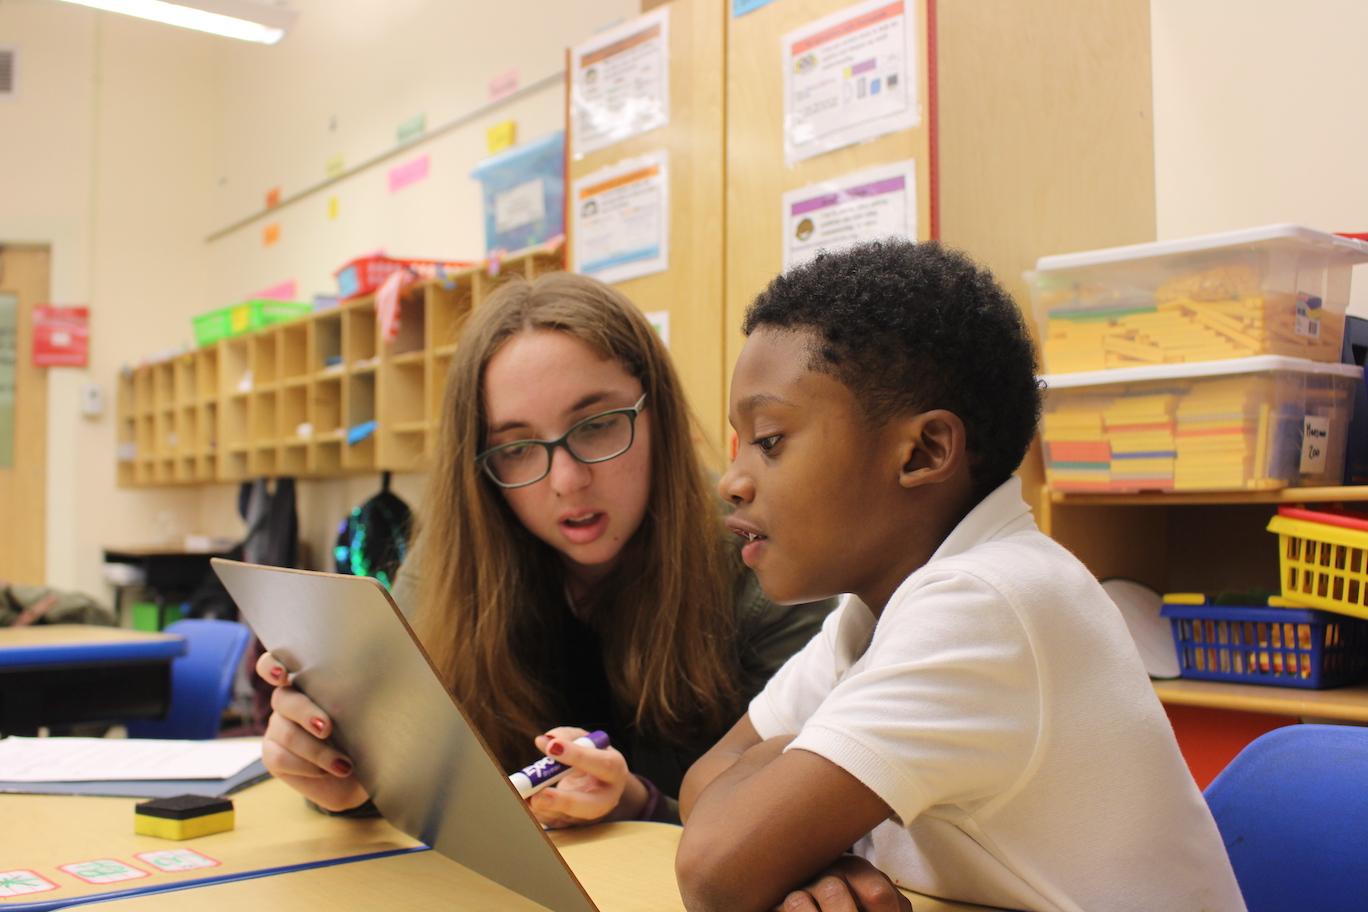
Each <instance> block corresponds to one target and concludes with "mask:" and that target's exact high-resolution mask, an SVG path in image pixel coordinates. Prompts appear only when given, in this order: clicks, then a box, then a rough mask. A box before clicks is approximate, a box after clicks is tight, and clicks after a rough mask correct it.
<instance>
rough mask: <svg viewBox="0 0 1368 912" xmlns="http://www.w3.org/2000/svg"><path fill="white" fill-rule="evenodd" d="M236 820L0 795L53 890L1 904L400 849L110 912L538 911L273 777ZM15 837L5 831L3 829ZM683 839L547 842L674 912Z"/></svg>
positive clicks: (616, 889)
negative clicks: (166, 856)
mask: <svg viewBox="0 0 1368 912" xmlns="http://www.w3.org/2000/svg"><path fill="white" fill-rule="evenodd" d="M232 797H233V801H234V805H235V810H236V817H237V823H236V828H235V829H234V830H232V831H231V832H228V833H218V834H215V835H212V836H204V837H200V838H198V839H192V840H187V841H185V842H168V841H165V840H160V839H154V838H152V837H149V836H137V835H135V834H134V833H133V806H134V804H136V801H135V800H133V799H120V798H78V797H56V796H39V795H0V819H3V820H13V821H24V826H23V836H22V838H19V839H11V838H7V837H4V836H0V870H5V871H13V870H16V869H20V870H32V871H35V872H36V873H38V874H39V875H41V876H42V877H44V878H46V879H47V880H49V881H52V882H54V883H57V884H58V889H56V890H51V891H48V892H44V893H34V894H28V895H25V896H22V897H15V898H13V899H11V900H8V901H7V902H6V903H4V905H9V904H20V903H24V902H26V901H32V902H40V901H41V902H53V901H57V900H61V899H68V898H76V897H79V896H85V895H90V894H92V893H110V892H114V891H116V890H118V889H120V888H135V889H136V888H139V887H144V886H152V885H172V884H176V883H185V882H187V881H193V880H197V879H200V878H203V877H213V876H222V875H231V874H234V873H238V874H241V873H244V872H247V871H253V870H261V869H265V868H280V867H287V866H291V865H300V864H306V863H309V862H316V861H320V860H323V859H333V858H345V857H355V856H358V855H366V854H374V853H381V852H391V853H393V852H400V853H401V854H389V855H386V856H385V857H379V858H373V859H371V860H365V861H354V862H350V863H343V864H334V865H331V866H327V867H309V868H306V869H304V870H298V871H292V872H288V873H277V874H273V875H271V876H266V877H253V878H251V879H245V880H237V881H232V882H227V883H218V884H208V885H203V886H198V887H195V888H194V893H193V900H192V899H191V896H189V895H187V894H186V893H185V892H184V891H183V890H182V891H177V892H162V893H152V894H144V895H134V896H130V897H127V898H125V899H119V900H114V901H113V902H112V904H111V905H109V906H108V908H110V909H111V912H120V910H124V909H127V910H130V912H133V910H137V912H155V910H167V912H171V910H180V909H184V908H186V907H187V904H188V903H189V902H191V901H193V903H194V908H195V910H196V912H230V910H239V909H254V908H255V909H278V908H295V909H309V908H328V909H330V910H344V912H345V910H350V909H358V910H359V909H375V908H386V907H388V908H395V909H406V910H416V912H425V910H432V912H437V910H442V912H446V910H450V909H498V910H501V912H503V910H507V912H538V910H541V907H540V906H537V905H536V904H534V903H532V902H530V901H529V900H527V899H525V898H523V897H521V896H518V895H516V894H514V893H512V892H511V891H509V890H507V889H506V888H504V887H501V886H499V885H498V884H495V883H493V882H492V881H489V880H487V879H485V878H483V877H481V876H479V875H478V874H475V873H474V872H472V871H470V870H469V869H467V868H465V867H463V866H462V865H460V864H457V863H456V862H454V861H451V860H450V859H447V858H444V857H442V856H440V855H438V854H437V853H436V852H432V851H426V850H424V851H417V852H405V851H404V850H405V849H409V848H412V847H414V846H416V845H417V843H416V842H415V841H414V840H413V839H411V838H409V837H408V836H405V835H404V834H402V833H400V832H399V831H398V830H395V829H394V828H393V827H391V826H390V825H389V824H388V823H386V822H385V821H383V820H380V819H371V820H351V819H344V818H339V817H330V816H327V815H324V814H320V813H318V812H316V811H313V810H311V809H309V808H308V807H307V806H306V805H305V804H304V801H303V799H302V798H300V797H299V796H298V795H297V794H295V793H294V792H293V791H291V790H290V789H289V788H288V787H287V786H285V785H283V784H282V783H280V782H277V781H275V780H270V781H267V782H264V783H262V784H260V785H256V786H253V787H251V788H249V789H246V790H245V791H243V792H239V793H238V794H237V795H234V796H232ZM7 832H12V831H7ZM681 832H682V831H681V830H680V828H679V827H675V826H670V825H668V824H660V823H642V822H630V823H614V824H604V825H601V826H596V827H587V828H584V829H577V830H565V831H560V832H557V833H553V834H552V839H553V841H554V842H555V843H556V845H557V847H558V848H559V849H560V851H561V852H562V854H563V855H564V856H565V860H566V862H567V863H568V864H569V865H570V867H571V869H573V870H574V872H575V874H576V876H577V877H579V878H580V881H581V883H582V884H583V885H584V887H585V889H586V890H587V891H588V892H589V894H590V896H592V897H593V898H594V900H595V902H596V903H597V904H598V905H599V907H600V908H601V909H603V910H605V912H617V910H622V912H638V910H640V912H682V910H683V904H682V902H681V901H680V898H679V889H678V887H677V885H676V883H675V877H674V856H675V849H676V847H677V846H678V843H679V836H680V833H681ZM175 848H184V849H190V850H193V851H195V852H197V853H199V854H201V855H203V856H206V857H209V858H212V859H214V860H215V861H217V862H219V864H218V865H217V866H215V867H212V868H203V869H199V870H194V871H186V872H180V873H165V872H161V871H157V870H155V869H152V872H151V874H150V875H149V876H148V877H145V878H141V879H138V880H132V881H126V882H123V883H117V884H111V885H106V886H104V887H97V886H95V885H88V884H83V883H82V882H80V881H79V880H77V879H76V878H74V877H72V876H70V875H69V874H66V873H65V872H62V871H60V870H59V869H58V866H59V865H63V864H69V863H73V862H81V861H89V860H94V859H103V858H110V859H115V860H118V861H123V862H125V863H127V864H129V865H132V866H135V867H140V868H147V869H151V866H150V865H148V864H147V863H146V862H145V861H144V860H142V859H140V858H138V857H137V856H138V854H139V853H146V852H151V851H157V850H165V849H175ZM909 896H912V898H913V901H914V904H915V906H916V909H917V912H962V910H970V909H974V908H977V907H972V906H966V905H959V904H954V903H945V902H940V901H937V900H934V899H928V898H924V897H920V896H916V895H914V894H909Z"/></svg>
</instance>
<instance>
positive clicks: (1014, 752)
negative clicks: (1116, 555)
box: [750, 478, 1245, 912]
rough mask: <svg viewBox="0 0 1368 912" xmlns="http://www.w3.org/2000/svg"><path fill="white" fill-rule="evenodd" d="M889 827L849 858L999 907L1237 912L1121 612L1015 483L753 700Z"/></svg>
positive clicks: (837, 617)
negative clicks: (873, 607) (882, 600)
mask: <svg viewBox="0 0 1368 912" xmlns="http://www.w3.org/2000/svg"><path fill="white" fill-rule="evenodd" d="M750 719H751V722H752V724H754V726H755V729H756V731H757V732H759V733H760V736H761V737H763V738H770V737H774V736H777V735H790V734H796V735H797V737H796V738H795V739H794V741H793V743H792V744H791V745H790V746H789V750H793V749H802V750H806V751H811V752H812V753H814V754H818V755H820V756H822V757H825V758H826V759H828V760H830V761H831V762H832V763H835V764H836V765H837V766H839V767H841V768H842V769H844V770H846V771H847V772H849V773H850V774H851V775H853V776H854V777H855V778H857V779H859V780H860V781H861V782H862V783H864V784H865V785H866V786H868V787H869V789H870V790H871V791H873V792H874V793H875V794H877V795H878V796H879V797H880V798H882V799H883V800H884V801H885V802H887V804H888V806H889V807H890V808H892V809H893V811H894V813H895V814H896V815H897V819H894V820H889V821H886V822H884V823H883V824H880V825H879V826H878V827H877V828H876V829H875V830H874V831H873V832H872V833H871V834H870V835H869V836H866V837H865V838H864V839H862V840H861V841H860V844H859V845H858V846H857V851H858V852H859V853H860V854H861V855H863V856H864V857H866V858H868V859H869V860H870V861H871V862H872V863H873V864H875V865H877V866H878V867H879V868H880V869H881V870H883V871H884V872H885V873H887V874H888V875H889V876H890V877H892V878H893V879H894V880H895V881H896V882H897V883H898V884H900V885H903V886H906V887H909V888H911V889H913V890H916V891H918V892H921V893H926V894H929V895H932V896H940V897H945V898H950V899H957V900H963V901H968V902H976V903H982V904H984V905H989V906H997V907H1003V908H1009V909H1049V910H1055V909H1060V910H1078V912H1083V910H1086V912H1099V910H1135V912H1198V910H1204V912H1227V910H1231V912H1235V910H1243V909H1244V907H1245V906H1244V902H1243V900H1242V899H1241V896H1240V891H1239V887H1238V886H1237V885H1236V883H1235V875H1234V873H1233V872H1232V870H1231V867H1230V861H1229V859H1228V858H1227V857H1226V852H1225V848H1224V846H1223V845H1222V843H1221V837H1220V834H1219V832H1218V831H1217V829H1216V824H1215V821H1213V820H1212V817H1211V813H1210V811H1209V810H1208V809H1207V805H1206V802H1205V800H1204V799H1203V798H1202V794H1201V792H1200V791H1198V789H1197V785H1196V783H1195V782H1193V779H1192V776H1191V774H1190V773H1189V772H1188V769H1187V766H1186V765H1185V763H1184V762H1183V758H1182V756H1181V755H1180V754H1179V752H1178V745H1177V743H1176V742H1175V740H1174V737H1173V729H1172V728H1171V727H1170V725H1169V722H1168V719H1167V717H1166V716H1165V715H1164V711H1163V707H1162V706H1160V704H1159V700H1158V698H1157V697H1156V696H1155V694H1154V690H1153V688H1152V687H1151V686H1150V682H1149V678H1148V677H1147V676H1146V675H1145V670H1144V668H1143V666H1142V665H1141V662H1140V657H1139V655H1138V653H1137V652H1136V650H1135V645H1134V643H1133V641H1132V640H1131V638H1130V635H1129V633H1128V632H1127V630H1126V625H1125V622H1124V621H1123V620H1122V618H1121V614H1120V612H1119V611H1118V610H1117V608H1116V606H1115V605H1114V604H1113V603H1112V601H1111V599H1109V598H1108V597H1107V595H1106V593H1105V592H1104V591H1103V590H1102V587H1101V586H1099V585H1098V583H1097V581H1096V580H1095V579H1093V577H1092V575H1091V574H1090V573H1089V572H1088V570H1087V568H1086V567H1084V566H1083V564H1082V563H1080V562H1079V560H1078V559H1077V558H1075V557H1074V556H1073V555H1072V554H1070V553H1069V552H1068V551H1066V550H1065V549H1064V548H1062V547H1060V546H1059V545H1058V544H1056V543H1055V542H1054V541H1052V540H1051V539H1050V538H1048V537H1047V536H1046V535H1044V534H1043V533H1041V531H1040V530H1039V529H1038V528H1037V527H1036V524H1035V520H1034V519H1033V518H1032V516H1031V512H1030V508H1029V507H1028V506H1027V505H1026V504H1025V503H1024V502H1023V501H1022V499H1021V483H1020V481H1019V480H1017V479H1016V478H1012V479H1011V480H1009V481H1007V482H1006V483H1004V484H1003V485H1002V486H1001V487H999V488H998V489H997V490H996V491H994V492H993V493H992V494H990V495H989V496H988V497H986V498H984V500H983V501H982V502H980V503H979V505H978V506H977V507H975V508H974V510H973V511H972V512H970V514H969V515H968V516H966V517H965V518H964V520H963V521H962V522H961V523H960V524H959V525H958V526H956V528H955V530H954V531H953V532H951V533H950V535H949V537H947V538H946V539H945V541H944V542H943V543H942V544H941V546H940V548H939V549H937V551H936V553H935V554H934V555H932V557H931V560H930V561H928V562H927V563H926V564H925V565H924V566H923V567H922V568H921V569H919V570H917V571H916V572H915V573H913V574H912V575H911V576H909V577H908V578H907V579H906V580H905V581H904V582H903V584H902V585H901V586H899V587H898V589H897V591H896V592H894V593H893V597H892V598H891V599H889V602H888V605H887V607H886V608H885V609H884V612H883V616H882V617H881V618H879V619H878V621H877V623H876V621H875V618H874V615H873V614H872V613H871V612H870V610H869V608H868V606H866V605H865V604H864V602H862V601H860V600H859V599H858V598H855V597H854V596H848V597H847V598H846V599H845V600H844V601H843V602H842V603H841V606H840V607H839V608H837V609H836V610H835V611H834V612H832V613H831V615H830V616H829V617H828V618H827V620H826V623H825V624H823V625H822V630H821V632H820V633H818V634H817V636H815V637H814V638H813V639H812V640H811V641H810V642H809V643H808V645H807V646H806V647H804V648H803V650H802V651H801V652H799V653H798V654H796V655H795V656H793V658H791V659H790V660H789V661H788V663H787V664H786V665H784V667H783V668H781V669H780V670H779V672H778V673H777V674H776V675H775V676H774V678H772V679H771V680H770V682H769V684H768V685H767V686H766V687H765V689H764V690H763V691H762V692H761V693H760V694H759V695H758V696H757V697H756V698H755V699H754V701H752V702H751V705H750Z"/></svg>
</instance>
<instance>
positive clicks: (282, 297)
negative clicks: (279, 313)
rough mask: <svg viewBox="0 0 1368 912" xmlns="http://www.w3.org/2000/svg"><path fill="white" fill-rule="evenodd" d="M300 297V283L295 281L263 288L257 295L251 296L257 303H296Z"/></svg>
mask: <svg viewBox="0 0 1368 912" xmlns="http://www.w3.org/2000/svg"><path fill="white" fill-rule="evenodd" d="M298 295H299V283H298V282H296V281H295V280H294V279H287V280H285V281H284V282H279V283H277V284H275V285H272V286H271V287H270V288H263V289H261V291H258V292H257V293H256V294H253V295H251V298H252V299H253V300H257V301H296V300H298Z"/></svg>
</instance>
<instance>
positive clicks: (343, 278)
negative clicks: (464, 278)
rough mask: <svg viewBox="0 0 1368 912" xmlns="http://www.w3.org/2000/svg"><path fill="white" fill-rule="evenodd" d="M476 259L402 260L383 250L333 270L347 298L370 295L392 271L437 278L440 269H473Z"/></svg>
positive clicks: (454, 270)
mask: <svg viewBox="0 0 1368 912" xmlns="http://www.w3.org/2000/svg"><path fill="white" fill-rule="evenodd" d="M473 266H475V264H474V263H469V262H465V261H464V260H401V259H398V258H396V257H388V256H385V255H384V254H374V255H372V256H363V257H357V258H356V259H354V260H351V261H350V262H348V263H346V264H344V265H343V266H342V268H341V269H339V270H337V272H335V273H333V276H334V277H335V278H336V279H337V290H338V291H339V292H340V293H341V294H342V297H344V298H354V297H356V296H358V295H368V294H371V293H373V292H374V291H375V290H376V289H377V288H379V287H380V286H381V285H383V284H384V282H385V279H387V278H389V276H390V274H391V273H394V272H397V271H399V270H400V269H409V270H412V271H413V273H414V274H415V275H417V276H419V277H420V278H424V279H431V278H436V277H437V275H438V274H439V272H445V271H450V272H457V271H460V270H462V269H470V268H472V267H473Z"/></svg>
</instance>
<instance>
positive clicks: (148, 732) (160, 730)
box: [128, 620, 252, 739]
mask: <svg viewBox="0 0 1368 912" xmlns="http://www.w3.org/2000/svg"><path fill="white" fill-rule="evenodd" d="M166 632H167V633H174V634H178V635H180V636H183V637H185V641H186V649H185V654H184V655H182V656H179V657H177V658H176V659H175V660H174V661H173V662H172V663H171V707H170V709H169V710H167V713H166V717H165V718H163V719H138V720H132V721H130V722H129V723H128V736H129V737H130V738H199V739H204V738H213V737H215V736H217V735H218V732H219V724H220V721H221V720H222V718H223V711H224V710H225V709H227V708H228V701H229V700H231V699H232V697H233V680H234V679H235V678H236V677H237V669H238V665H239V664H240V663H241V662H242V654H243V653H244V652H246V650H247V644H248V643H249V642H250V641H251V639H252V633H251V631H250V630H249V629H248V628H247V625H246V624H239V623H238V622H237V621H201V620H185V621H176V622H175V623H174V624H171V625H169V626H167V628H166Z"/></svg>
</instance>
